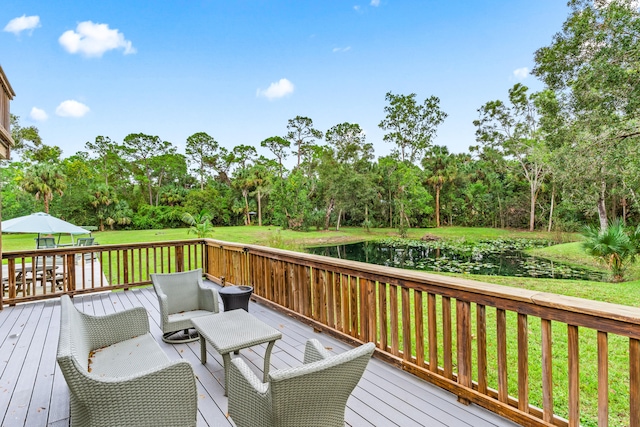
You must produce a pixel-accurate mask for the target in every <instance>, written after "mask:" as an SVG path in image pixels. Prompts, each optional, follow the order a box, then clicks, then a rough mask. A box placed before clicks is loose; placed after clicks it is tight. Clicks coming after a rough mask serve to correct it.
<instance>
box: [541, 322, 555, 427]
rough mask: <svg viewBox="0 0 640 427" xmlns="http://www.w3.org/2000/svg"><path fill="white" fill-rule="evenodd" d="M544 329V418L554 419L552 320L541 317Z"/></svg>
mask: <svg viewBox="0 0 640 427" xmlns="http://www.w3.org/2000/svg"><path fill="white" fill-rule="evenodd" d="M540 326H541V329H542V343H541V345H542V408H543V413H542V419H543V420H544V421H546V422H548V423H550V422H552V421H553V413H554V410H553V355H552V352H551V350H552V349H551V341H552V339H551V338H552V337H551V320H547V319H541V325H540Z"/></svg>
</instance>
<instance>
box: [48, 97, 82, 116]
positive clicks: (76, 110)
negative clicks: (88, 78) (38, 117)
mask: <svg viewBox="0 0 640 427" xmlns="http://www.w3.org/2000/svg"><path fill="white" fill-rule="evenodd" d="M88 112H89V107H87V106H86V105H84V104H83V103H82V102H78V101H75V100H73V99H68V100H66V101H63V102H61V103H60V105H58V107H57V108H56V114H57V115H59V116H60V117H76V118H77V117H82V116H84V115H85V114H87V113H88Z"/></svg>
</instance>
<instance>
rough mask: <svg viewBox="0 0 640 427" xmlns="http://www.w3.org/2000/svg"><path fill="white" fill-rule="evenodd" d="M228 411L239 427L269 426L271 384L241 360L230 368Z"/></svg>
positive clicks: (238, 359)
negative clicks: (261, 378)
mask: <svg viewBox="0 0 640 427" xmlns="http://www.w3.org/2000/svg"><path fill="white" fill-rule="evenodd" d="M228 375H229V381H228V390H227V393H228V395H229V400H228V411H229V416H230V417H231V418H232V419H233V422H234V423H235V424H236V425H237V426H238V427H251V426H257V425H268V422H265V418H266V419H269V418H270V414H271V395H270V393H269V384H268V383H263V382H262V381H260V379H259V378H258V377H257V376H256V375H255V374H254V373H253V371H252V370H251V369H250V368H249V366H247V364H246V363H245V361H244V360H242V359H240V358H236V359H232V360H231V364H230V366H229V374H228Z"/></svg>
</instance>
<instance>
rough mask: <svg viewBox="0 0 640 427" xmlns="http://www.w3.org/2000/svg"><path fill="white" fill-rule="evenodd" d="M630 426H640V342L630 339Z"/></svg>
mask: <svg viewBox="0 0 640 427" xmlns="http://www.w3.org/2000/svg"><path fill="white" fill-rule="evenodd" d="M629 407H630V414H629V425H630V427H638V426H640V340H638V339H637V338H629Z"/></svg>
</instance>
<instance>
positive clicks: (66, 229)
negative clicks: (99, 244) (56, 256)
mask: <svg viewBox="0 0 640 427" xmlns="http://www.w3.org/2000/svg"><path fill="white" fill-rule="evenodd" d="M2 232H3V233H38V236H40V235H41V234H45V235H46V234H71V235H72V236H73V235H74V234H91V232H90V231H89V230H85V229H84V228H82V227H78V226H77V225H73V224H71V223H70V222H67V221H63V220H61V219H60V218H56V217H55V216H51V215H49V214H46V213H44V212H36V213H33V214H31V215H25V216H20V217H18V218H13V219H8V220H6V221H2ZM72 238H73V237H72Z"/></svg>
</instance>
